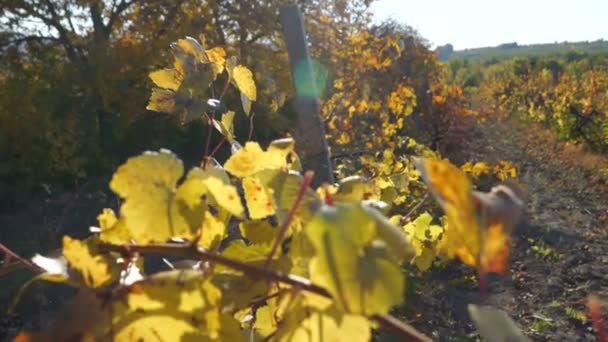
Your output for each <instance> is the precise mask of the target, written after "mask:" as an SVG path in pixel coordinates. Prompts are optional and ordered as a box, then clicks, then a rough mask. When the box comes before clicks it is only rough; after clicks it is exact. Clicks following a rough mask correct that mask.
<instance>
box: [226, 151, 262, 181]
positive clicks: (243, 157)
mask: <svg viewBox="0 0 608 342" xmlns="http://www.w3.org/2000/svg"><path fill="white" fill-rule="evenodd" d="M264 157H265V154H264V151H262V148H261V147H260V145H258V143H255V142H248V143H246V144H245V146H244V147H243V148H242V149H240V150H239V151H238V152H237V153H235V154H233V155H232V156H231V157H230V158H229V159H228V160H227V161H226V163H225V164H224V168H225V169H226V171H228V172H230V173H231V174H233V175H234V176H236V177H241V178H242V177H246V176H251V175H253V174H255V173H256V172H258V171H261V170H262V169H264V168H265V165H264Z"/></svg>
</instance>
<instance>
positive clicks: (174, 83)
mask: <svg viewBox="0 0 608 342" xmlns="http://www.w3.org/2000/svg"><path fill="white" fill-rule="evenodd" d="M181 76H182V75H181V74H179V73H177V72H176V71H175V69H160V70H156V71H153V72H151V73H150V79H151V80H152V81H153V82H154V84H156V85H157V86H158V87H161V88H164V89H169V90H173V91H177V89H179V86H180V85H181V84H182V81H183V79H182V78H181Z"/></svg>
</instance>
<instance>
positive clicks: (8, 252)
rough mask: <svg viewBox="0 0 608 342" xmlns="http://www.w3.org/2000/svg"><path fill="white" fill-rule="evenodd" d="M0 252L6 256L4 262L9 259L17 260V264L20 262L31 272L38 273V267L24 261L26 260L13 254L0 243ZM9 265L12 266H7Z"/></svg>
mask: <svg viewBox="0 0 608 342" xmlns="http://www.w3.org/2000/svg"><path fill="white" fill-rule="evenodd" d="M0 251H2V252H3V253H4V254H6V256H7V258H5V259H6V261H9V260H10V258H14V259H16V260H18V261H19V262H21V263H22V264H24V265H26V266H28V267H30V268H32V269H33V270H35V271H40V268H39V267H38V266H36V265H34V264H33V263H31V262H30V261H29V260H26V259H24V258H22V257H20V256H19V255H18V254H17V253H15V252H13V251H12V250H11V249H10V248H8V247H6V246H5V245H3V244H2V243H0ZM9 265H12V264H9Z"/></svg>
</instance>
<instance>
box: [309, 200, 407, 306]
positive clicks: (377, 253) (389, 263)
mask: <svg viewBox="0 0 608 342" xmlns="http://www.w3.org/2000/svg"><path fill="white" fill-rule="evenodd" d="M378 227H379V226H378V224H377V220H376V218H375V217H374V216H373V215H372V214H370V211H369V210H368V209H365V208H363V206H362V205H360V204H339V205H336V206H333V207H330V206H323V207H321V209H320V210H319V211H318V212H317V214H316V215H315V216H314V218H313V219H312V220H311V221H310V222H309V223H308V225H307V226H306V228H305V231H306V234H307V236H308V238H309V240H310V242H311V243H312V245H313V246H314V248H315V253H316V256H315V258H313V260H312V262H311V264H310V276H311V280H312V281H313V283H315V284H318V285H321V286H323V287H325V288H327V290H328V291H329V292H330V293H331V294H332V297H333V298H335V301H336V305H337V306H338V307H339V308H340V310H343V311H345V312H349V313H357V314H365V315H370V314H376V313H382V314H384V313H387V312H388V310H389V309H390V308H391V307H392V306H393V305H396V304H399V303H401V302H402V298H403V289H404V285H405V284H404V275H403V273H402V271H401V267H400V263H399V261H397V259H396V258H395V256H394V254H393V251H391V249H390V248H389V247H388V243H389V242H387V241H385V240H383V236H382V235H381V234H379V229H378ZM401 234H403V233H401Z"/></svg>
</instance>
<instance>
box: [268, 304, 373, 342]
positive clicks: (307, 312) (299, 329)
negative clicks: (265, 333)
mask: <svg viewBox="0 0 608 342" xmlns="http://www.w3.org/2000/svg"><path fill="white" fill-rule="evenodd" d="M314 301H315V299H311V297H310V296H307V295H304V294H298V295H296V298H295V299H294V298H293V297H291V296H286V297H285V298H283V299H282V300H281V302H280V303H279V308H278V310H277V312H276V314H275V317H278V329H277V330H276V333H275V335H274V338H275V339H276V340H277V341H281V342H284V341H289V342H292V341H293V342H297V341H310V342H325V341H349V342H358V341H362V342H363V341H369V340H370V339H371V324H370V322H369V320H368V319H367V318H366V317H363V316H359V315H351V314H344V313H343V312H341V311H340V310H339V309H338V308H336V307H335V306H331V305H320V306H319V305H318V304H315V303H314ZM327 304H330V303H327Z"/></svg>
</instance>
